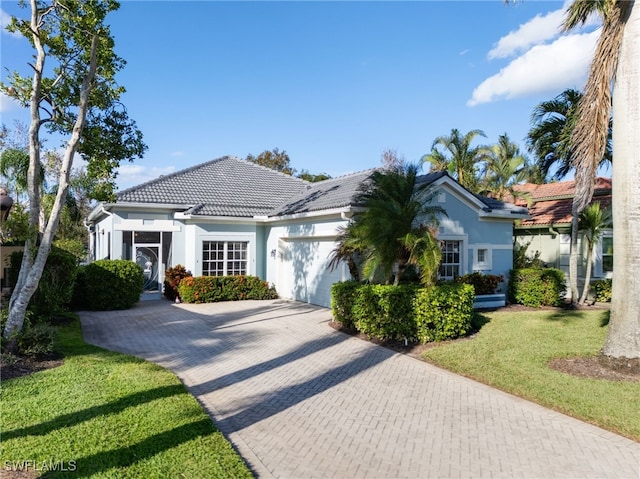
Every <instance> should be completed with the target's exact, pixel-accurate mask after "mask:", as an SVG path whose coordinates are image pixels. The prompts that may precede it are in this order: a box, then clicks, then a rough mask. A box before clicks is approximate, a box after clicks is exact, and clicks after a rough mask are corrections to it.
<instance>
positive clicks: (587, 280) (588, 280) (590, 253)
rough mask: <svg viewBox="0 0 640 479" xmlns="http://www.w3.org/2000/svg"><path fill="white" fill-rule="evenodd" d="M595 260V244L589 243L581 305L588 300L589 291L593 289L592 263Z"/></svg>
mask: <svg viewBox="0 0 640 479" xmlns="http://www.w3.org/2000/svg"><path fill="white" fill-rule="evenodd" d="M592 260H593V244H592V243H591V242H590V241H587V270H586V272H585V273H584V288H582V296H580V304H582V303H584V302H585V301H586V300H587V296H588V295H589V290H590V289H591V262H592Z"/></svg>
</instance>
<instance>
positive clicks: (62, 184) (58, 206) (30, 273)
mask: <svg viewBox="0 0 640 479" xmlns="http://www.w3.org/2000/svg"><path fill="white" fill-rule="evenodd" d="M34 37H36V35H34ZM98 40H99V39H98V35H97V34H94V36H93V40H92V43H91V60H90V64H89V67H88V70H87V74H86V75H85V78H84V81H83V83H82V90H81V93H80V102H79V105H78V116H77V118H76V122H75V124H74V126H73V132H72V133H71V138H70V139H69V141H68V143H67V147H66V149H65V154H64V158H63V160H62V165H61V167H60V172H59V176H58V192H57V194H56V198H55V201H54V203H53V208H52V209H51V214H50V215H49V220H48V222H47V226H46V228H45V230H44V233H43V234H42V239H41V241H40V245H39V247H38V254H37V256H36V258H35V260H34V261H33V264H31V265H30V264H29V263H30V261H29V260H28V258H30V251H29V242H27V247H25V254H24V258H25V260H23V262H22V267H21V268H20V274H19V277H18V282H17V283H18V285H20V288H18V287H17V286H16V288H15V289H14V292H13V294H12V295H11V301H10V305H9V317H8V318H7V324H6V326H5V330H4V337H5V338H7V339H9V340H10V341H13V335H14V334H15V333H17V332H19V331H20V330H21V329H22V326H23V324H24V317H25V314H26V311H27V306H28V305H29V300H30V299H31V297H32V296H33V293H35V291H36V289H37V288H38V283H39V282H40V278H41V277H42V272H43V271H44V266H45V264H46V262H47V257H48V256H49V251H50V250H51V243H52V242H53V237H54V235H55V232H56V230H57V229H58V223H59V222H60V214H61V213H62V207H63V206H64V202H65V198H66V196H67V190H68V189H69V175H70V174H71V166H72V164H73V157H74V155H75V153H76V150H77V148H78V143H79V142H80V138H81V135H82V129H83V128H84V124H85V120H86V116H87V110H88V107H89V94H90V92H91V87H92V83H93V79H94V77H95V73H96V64H97V49H98ZM42 64H43V65H44V59H43V62H42ZM39 81H40V77H39V76H37V79H36V78H35V77H34V86H33V89H34V90H36V88H38V90H39V87H40V84H39ZM35 120H38V126H39V116H38V115H37V113H35V114H34V113H33V107H32V120H31V121H32V127H33V122H34V121H35ZM36 138H37V133H36ZM38 144H39V142H38ZM32 147H33V145H30V149H31V148H32ZM38 159H39V155H38ZM32 166H33V165H30V166H29V170H30V171H29V173H30V180H31V176H32V175H34V173H33V172H32V171H31V168H32ZM39 167H40V163H39V161H38V163H37V165H36V170H38V171H39ZM38 187H39V185H38V184H35V186H33V188H34V191H36V190H37V189H38ZM31 188H32V185H31V184H30V189H31ZM29 207H30V208H31V216H32V217H35V219H36V225H37V224H38V223H37V220H38V218H39V208H38V210H37V211H35V214H34V210H35V208H34V206H33V205H31V204H30V205H29ZM9 344H10V346H9V349H12V346H14V345H12V343H11V342H10V343H9Z"/></svg>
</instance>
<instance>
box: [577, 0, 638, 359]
mask: <svg viewBox="0 0 640 479" xmlns="http://www.w3.org/2000/svg"><path fill="white" fill-rule="evenodd" d="M593 12H598V13H599V14H600V15H601V16H602V18H603V21H604V23H603V27H602V32H601V34H600V39H599V41H598V45H597V47H596V52H595V55H594V59H593V61H592V65H591V70H590V72H589V77H588V80H587V85H586V88H585V92H584V97H583V99H582V101H581V102H580V106H579V111H578V119H577V121H576V125H575V128H574V130H573V134H572V145H573V156H572V160H573V163H574V165H575V167H576V195H575V200H574V205H573V213H574V228H573V229H574V230H576V231H577V224H575V223H576V221H577V218H578V216H579V214H580V213H581V212H582V211H583V210H584V209H585V207H586V206H587V205H588V204H589V203H590V201H591V198H592V196H593V190H594V183H595V175H596V171H597V164H598V162H599V159H600V158H602V156H603V154H604V151H605V148H606V138H607V135H608V130H609V128H608V126H609V117H610V113H611V107H612V101H611V95H612V91H611V90H612V89H611V85H612V84H613V92H614V93H613V109H614V110H615V112H616V122H615V123H614V125H613V150H614V151H615V152H616V161H615V166H614V168H613V178H612V179H613V185H614V188H613V192H612V212H613V230H614V232H615V234H614V237H613V247H614V251H615V252H616V254H615V255H614V258H613V268H614V279H613V292H612V300H611V315H610V320H609V330H608V334H607V339H606V341H605V344H604V348H603V350H602V353H603V354H604V355H605V356H608V357H610V358H613V359H623V358H625V359H634V360H638V359H640V321H639V320H638V318H640V294H638V291H639V290H640V283H639V282H638V281H639V280H638V271H639V270H640V257H639V256H638V254H637V252H638V251H640V235H638V234H637V232H638V231H640V195H638V191H640V162H639V161H638V157H640V136H639V135H638V131H640V116H639V115H638V111H640V104H638V101H639V96H638V91H640V49H639V48H638V45H640V6H639V5H637V4H636V3H635V2H630V1H625V0H598V1H593V2H585V1H581V0H575V1H574V2H573V3H572V4H571V5H570V6H569V8H568V10H567V18H566V21H565V25H564V27H565V29H567V30H568V29H571V28H573V27H574V26H576V25H579V24H581V23H584V22H585V21H586V19H587V18H588V16H589V15H590V14H591V13H593ZM572 239H573V238H572ZM572 266H573V265H572ZM576 269H577V268H576ZM570 274H573V273H572V272H570Z"/></svg>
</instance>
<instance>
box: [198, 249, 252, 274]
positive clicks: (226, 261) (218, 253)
mask: <svg viewBox="0 0 640 479" xmlns="http://www.w3.org/2000/svg"><path fill="white" fill-rule="evenodd" d="M247 245H248V243H247V242H246V241H203V242H202V274H203V276H232V275H245V274H247Z"/></svg>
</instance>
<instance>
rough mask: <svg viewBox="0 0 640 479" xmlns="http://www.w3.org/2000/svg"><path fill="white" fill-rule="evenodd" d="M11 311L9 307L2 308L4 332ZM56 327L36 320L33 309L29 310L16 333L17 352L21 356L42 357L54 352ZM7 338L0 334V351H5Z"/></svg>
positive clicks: (0, 312)
mask: <svg viewBox="0 0 640 479" xmlns="http://www.w3.org/2000/svg"><path fill="white" fill-rule="evenodd" d="M8 316H9V311H8V309H7V308H3V309H1V310H0V331H1V332H4V327H5V325H6V324H7V319H8ZM55 332H56V330H55V328H54V327H52V326H51V325H49V324H43V323H38V322H34V315H33V313H32V311H27V312H26V314H25V318H24V323H23V326H22V330H20V331H19V332H18V333H16V334H15V336H14V338H15V340H16V346H17V348H18V351H17V353H18V354H19V355H21V356H27V357H34V358H41V357H43V356H47V355H49V354H51V353H52V352H53V346H54V341H55ZM5 345H6V340H5V339H4V337H2V336H0V353H4V352H5V350H4V348H5Z"/></svg>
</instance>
